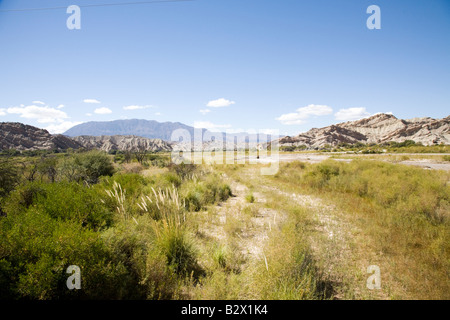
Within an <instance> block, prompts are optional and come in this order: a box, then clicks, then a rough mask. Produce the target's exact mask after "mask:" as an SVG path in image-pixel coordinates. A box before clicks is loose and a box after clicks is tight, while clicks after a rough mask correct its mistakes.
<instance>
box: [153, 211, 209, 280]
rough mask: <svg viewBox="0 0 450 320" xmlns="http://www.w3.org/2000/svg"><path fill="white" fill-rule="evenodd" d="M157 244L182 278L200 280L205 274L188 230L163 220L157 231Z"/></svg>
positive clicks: (169, 264) (168, 262)
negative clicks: (189, 277)
mask: <svg viewBox="0 0 450 320" xmlns="http://www.w3.org/2000/svg"><path fill="white" fill-rule="evenodd" d="M156 235H157V244H158V246H159V248H160V250H161V252H162V253H163V254H164V255H165V256H166V258H167V264H168V266H169V267H170V268H171V269H172V270H173V272H174V273H175V274H177V275H180V276H189V275H193V276H194V277H196V278H198V277H199V276H200V275H201V274H202V273H203V272H202V269H201V267H200V266H199V265H198V263H197V250H196V248H195V245H194V242H193V239H192V238H191V237H190V236H189V233H188V231H187V229H186V228H185V227H184V226H183V225H182V224H179V223H176V222H175V221H171V220H162V221H161V222H160V224H159V228H157V229H156Z"/></svg>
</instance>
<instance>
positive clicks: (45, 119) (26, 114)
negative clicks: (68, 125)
mask: <svg viewBox="0 0 450 320" xmlns="http://www.w3.org/2000/svg"><path fill="white" fill-rule="evenodd" d="M6 111H7V112H8V113H12V114H20V117H22V118H25V119H35V120H36V121H37V122H39V123H54V122H57V121H62V119H67V118H68V116H67V114H66V113H65V112H63V111H61V110H57V109H54V108H50V107H47V106H46V107H38V106H35V105H32V106H27V107H12V108H8V109H7V110H6Z"/></svg>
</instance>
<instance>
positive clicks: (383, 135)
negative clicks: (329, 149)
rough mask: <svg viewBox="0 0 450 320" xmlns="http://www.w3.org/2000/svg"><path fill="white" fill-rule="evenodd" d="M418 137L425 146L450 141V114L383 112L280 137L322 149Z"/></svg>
mask: <svg viewBox="0 0 450 320" xmlns="http://www.w3.org/2000/svg"><path fill="white" fill-rule="evenodd" d="M405 140H414V141H415V142H416V143H419V142H420V143H422V144H423V145H435V144H440V143H444V144H450V116H447V117H445V118H442V119H433V118H430V117H423V118H413V119H409V120H403V119H398V118H396V117H395V116H394V115H392V114H385V113H379V114H375V115H373V116H370V117H367V118H363V119H359V120H354V121H347V122H341V123H338V124H333V125H330V126H326V127H323V128H313V129H311V130H309V131H307V132H304V133H300V134H298V135H296V136H293V137H291V136H286V137H283V138H280V139H278V142H279V144H280V146H292V147H300V146H303V147H306V149H318V148H321V147H323V146H324V145H327V144H328V145H331V146H336V145H338V144H340V143H348V144H355V143H364V144H368V143H376V144H380V143H385V142H391V141H393V142H394V141H395V142H403V141H405Z"/></svg>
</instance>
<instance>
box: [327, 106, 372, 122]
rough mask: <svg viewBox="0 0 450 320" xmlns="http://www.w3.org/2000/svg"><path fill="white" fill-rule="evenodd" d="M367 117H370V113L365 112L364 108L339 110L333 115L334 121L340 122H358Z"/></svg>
mask: <svg viewBox="0 0 450 320" xmlns="http://www.w3.org/2000/svg"><path fill="white" fill-rule="evenodd" d="M368 116H370V113H369V112H367V111H366V108H348V109H340V110H339V111H338V112H336V113H335V114H334V117H335V118H336V120H341V121H349V120H359V119H362V118H365V117H368Z"/></svg>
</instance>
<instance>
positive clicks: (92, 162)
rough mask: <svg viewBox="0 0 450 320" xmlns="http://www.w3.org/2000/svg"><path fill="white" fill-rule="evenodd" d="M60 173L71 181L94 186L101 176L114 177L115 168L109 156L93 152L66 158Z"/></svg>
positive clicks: (60, 167) (61, 165)
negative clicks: (83, 182) (84, 182)
mask: <svg viewBox="0 0 450 320" xmlns="http://www.w3.org/2000/svg"><path fill="white" fill-rule="evenodd" d="M59 171H60V174H61V175H62V176H63V177H65V178H66V179H67V180H69V181H86V182H87V183H89V184H94V183H97V182H98V180H99V178H100V177H101V176H111V175H113V173H114V166H113V164H112V162H111V159H110V157H109V156H108V155H107V154H105V153H104V152H101V151H96V150H93V151H89V152H85V153H77V154H75V155H73V156H71V157H68V158H65V159H64V160H63V161H62V162H61V164H60V165H59Z"/></svg>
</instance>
